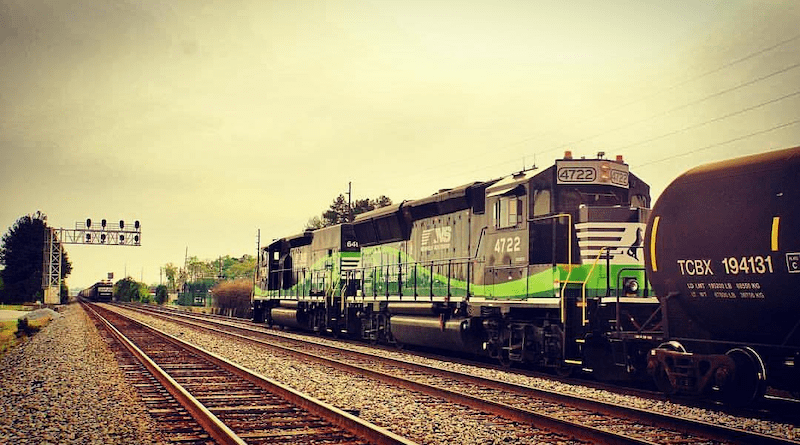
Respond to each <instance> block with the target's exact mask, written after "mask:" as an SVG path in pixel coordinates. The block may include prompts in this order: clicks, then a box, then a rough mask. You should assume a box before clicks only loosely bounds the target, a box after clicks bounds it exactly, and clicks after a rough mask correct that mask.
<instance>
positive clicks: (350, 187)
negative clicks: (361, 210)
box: [347, 181, 353, 222]
mask: <svg viewBox="0 0 800 445" xmlns="http://www.w3.org/2000/svg"><path fill="white" fill-rule="evenodd" d="M352 200H353V183H352V182H350V181H348V182H347V222H353V204H352Z"/></svg>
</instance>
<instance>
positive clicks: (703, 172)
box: [645, 147, 800, 346]
mask: <svg viewBox="0 0 800 445" xmlns="http://www.w3.org/2000/svg"><path fill="white" fill-rule="evenodd" d="M645 265H646V267H647V273H648V278H649V280H650V282H651V284H652V286H653V289H654V290H655V291H656V293H657V295H658V297H659V299H661V300H662V302H665V301H666V305H665V306H666V307H667V309H668V330H669V332H668V335H669V336H671V337H673V338H678V337H687V338H700V339H710V340H718V341H725V342H740V343H745V342H746V343H749V344H769V345H786V346H790V345H795V346H796V345H800V324H799V323H800V147H796V148H790V149H785V150H777V151H770V152H767V153H763V154H759V155H754V156H747V157H742V158H736V159H732V160H728V161H723V162H718V163H712V164H707V165H703V166H700V167H697V168H694V169H692V170H689V171H688V172H686V173H684V174H683V175H681V176H680V177H678V178H677V179H675V180H674V181H673V182H672V183H671V184H670V185H669V186H668V187H667V188H666V189H665V190H664V192H663V193H662V194H661V196H660V197H659V198H658V201H657V202H656V204H655V206H654V207H653V210H652V212H651V215H650V220H649V222H648V227H647V231H646V235H645Z"/></svg>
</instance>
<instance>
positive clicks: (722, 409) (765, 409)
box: [130, 304, 800, 427]
mask: <svg viewBox="0 0 800 445" xmlns="http://www.w3.org/2000/svg"><path fill="white" fill-rule="evenodd" d="M130 307H134V308H135V307H139V308H142V309H144V310H148V311H153V312H156V313H165V314H175V315H177V316H183V317H194V318H196V319H198V320H206V319H212V320H217V322H218V323H221V324H227V325H230V326H236V327H243V328H249V329H252V330H254V331H256V332H264V333H268V334H270V335H284V334H283V333H281V332H280V331H276V330H275V329H272V328H268V327H266V326H265V325H263V324H257V323H253V322H252V321H250V320H246V319H240V318H234V317H229V316H224V315H214V314H193V313H188V312H186V311H182V310H177V309H169V308H163V307H159V308H156V307H153V306H141V305H133V304H131V305H130ZM293 335H298V336H310V335H309V334H305V333H293ZM336 341H337V342H339V343H343V344H348V345H354V346H355V347H359V348H363V347H364V342H361V341H358V340H347V339H341V338H340V339H337V340H336ZM371 349H375V350H382V351H387V352H389V353H391V351H394V350H396V348H393V347H391V346H383V345H372V346H371ZM413 354H414V355H415V356H418V357H424V358H428V359H431V360H438V361H447V362H449V363H457V364H461V365H465V366H470V367H481V368H486V369H493V370H497V371H502V372H508V371H509V369H508V368H506V367H502V366H499V365H493V364H489V363H486V362H485V361H476V360H470V359H466V358H456V357H453V356H445V355H442V354H437V353H434V352H424V351H421V350H415V351H414V352H413ZM513 372H514V373H515V374H519V375H523V376H526V377H532V378H541V379H546V380H551V381H554V382H558V383H563V384H566V385H574V386H582V387H587V388H592V389H597V390H601V391H609V392H613V393H615V394H619V395H623V396H632V397H637V398H642V399H647V400H652V401H655V402H669V401H671V402H674V403H678V404H680V405H681V406H685V407H687V408H697V409H702V410H708V411H713V412H718V413H724V414H728V415H731V416H735V417H746V418H753V419H760V420H765V421H769V422H778V423H786V424H790V425H796V426H798V427H800V400H798V399H796V398H787V397H782V396H777V395H775V396H773V395H767V396H765V397H764V399H763V400H762V401H761V403H760V404H758V405H756V406H751V407H734V406H729V405H725V404H722V403H720V402H715V401H713V400H704V399H697V398H692V397H681V396H679V395H673V396H666V395H665V394H663V393H661V392H658V391H654V390H649V389H644V388H641V387H635V386H625V385H615V384H613V383H603V382H598V381H593V380H588V379H585V378H583V379H582V378H578V377H569V376H557V375H554V374H551V373H545V372H541V371H535V370H529V369H514V371H513Z"/></svg>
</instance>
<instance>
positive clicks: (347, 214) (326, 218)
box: [305, 194, 392, 230]
mask: <svg viewBox="0 0 800 445" xmlns="http://www.w3.org/2000/svg"><path fill="white" fill-rule="evenodd" d="M389 205H392V200H391V199H389V198H388V197H387V196H385V195H381V196H379V197H378V198H376V199H369V198H365V199H356V200H355V201H354V202H353V203H352V205H348V203H347V199H346V198H345V197H344V195H341V194H340V195H339V196H337V197H336V198H334V200H333V203H331V206H330V208H329V209H328V210H326V211H324V212H323V213H322V216H321V217H318V216H314V217H311V218H309V220H308V222H307V223H306V227H305V228H306V230H316V229H320V228H322V227H328V226H334V225H336V224H341V223H346V222H353V220H354V219H355V217H356V216H357V215H360V214H362V213H366V212H369V211H370V210H375V209H378V208H381V207H386V206H389Z"/></svg>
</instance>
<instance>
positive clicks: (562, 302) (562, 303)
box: [528, 213, 572, 324]
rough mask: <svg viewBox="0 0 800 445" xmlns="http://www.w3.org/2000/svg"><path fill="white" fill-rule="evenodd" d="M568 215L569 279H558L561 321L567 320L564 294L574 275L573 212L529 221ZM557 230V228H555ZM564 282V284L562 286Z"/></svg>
mask: <svg viewBox="0 0 800 445" xmlns="http://www.w3.org/2000/svg"><path fill="white" fill-rule="evenodd" d="M563 217H567V262H568V263H567V279H566V280H564V281H561V280H558V283H559V286H560V287H561V291H560V292H559V306H561V308H560V309H561V323H562V324H563V323H566V322H567V305H566V302H565V300H564V294H565V291H566V289H567V286H566V284H569V282H570V281H569V277H570V276H571V275H572V214H571V213H556V214H555V215H547V216H539V217H536V218H528V222H532V221H543V220H546V219H556V218H563ZM553 230H554V231H555V228H553ZM555 265H556V258H555V256H554V257H553V268H556V266H555ZM561 283H564V284H565V285H564V286H561Z"/></svg>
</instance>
